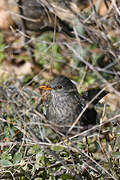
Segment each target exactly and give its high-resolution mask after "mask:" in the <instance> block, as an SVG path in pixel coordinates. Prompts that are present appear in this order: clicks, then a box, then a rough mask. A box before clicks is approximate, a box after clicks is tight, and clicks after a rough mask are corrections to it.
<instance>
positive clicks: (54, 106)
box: [40, 75, 108, 135]
mask: <svg viewBox="0 0 120 180" xmlns="http://www.w3.org/2000/svg"><path fill="white" fill-rule="evenodd" d="M40 89H43V90H46V91H48V92H49V93H48V95H47V100H46V108H47V110H46V118H47V120H48V122H50V124H51V125H52V126H53V127H55V129H56V130H57V132H60V133H62V134H64V135H68V134H69V133H68V132H69V131H68V130H69V128H70V127H71V126H72V124H73V123H74V122H75V120H76V119H77V118H78V116H79V114H80V113H81V112H82V111H83V110H84V108H85V106H86V105H87V103H88V102H90V101H91V100H92V99H93V98H94V97H95V96H96V95H97V94H98V93H99V92H100V91H101V89H100V88H98V89H93V90H92V89H91V90H88V91H85V92H84V93H83V95H80V94H79V92H78V90H77V87H76V85H75V84H74V83H73V82H72V81H71V80H70V79H69V78H67V77H65V76H63V75H59V76H56V77H55V78H54V79H53V80H51V81H50V83H49V84H48V85H41V86H40ZM107 93H108V92H107V91H103V92H102V93H101V94H99V96H98V97H97V98H96V99H94V100H93V102H92V104H91V105H90V106H88V107H87V108H86V110H85V111H84V113H83V114H82V116H81V117H80V119H79V121H78V122H77V124H76V125H75V126H74V128H73V129H72V131H71V132H70V134H72V135H73V134H75V133H80V132H82V131H84V130H87V129H89V128H90V127H93V126H94V125H96V124H99V120H98V113H97V111H96V110H95V105H96V104H97V103H98V102H99V100H100V99H102V98H103V97H104V96H105V95H106V94H107Z"/></svg>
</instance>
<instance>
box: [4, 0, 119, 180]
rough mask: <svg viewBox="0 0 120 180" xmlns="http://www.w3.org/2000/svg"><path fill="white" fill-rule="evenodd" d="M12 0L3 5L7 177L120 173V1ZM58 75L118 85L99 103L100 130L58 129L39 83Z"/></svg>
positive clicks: (83, 85) (81, 82)
mask: <svg viewBox="0 0 120 180" xmlns="http://www.w3.org/2000/svg"><path fill="white" fill-rule="evenodd" d="M3 2H4V1H3ZM27 2H28V3H27ZM6 3H7V4H5V5H4V3H3V4H1V6H0V24H2V26H1V25H0V28H1V32H0V63H1V67H0V77H1V78H0V179H35V180H38V179H54V180H56V179H67V180H68V179H77V180H79V179H86V180H87V179H91V180H92V179H101V180H102V179H103V178H104V179H105V180H107V179H114V180H118V179H119V178H120V168H119V166H120V160H119V159H120V150H119V149H120V110H119V109H120V92H119V90H120V86H119V83H120V80H119V77H120V55H119V54H120V42H119V41H120V38H119V37H120V20H119V19H120V3H119V0H118V1H117V0H116V1H114V0H104V1H103V0H96V1H92V0H88V1H87V0H85V1H82V0H81V1H79V0H72V1H67V0H64V1H63V0H59V1H55V0H46V1H45V0H34V3H33V1H32V0H18V1H15V0H10V1H9V0H8V1H6ZM27 5H28V6H27ZM3 12H4V13H5V12H6V13H7V14H6V15H4V13H3ZM8 14H9V15H10V16H8ZM32 14H33V16H32ZM2 17H4V18H5V17H7V19H8V17H9V18H10V19H8V21H7V20H4V19H2ZM2 21H3V22H4V23H6V22H7V25H5V26H4V23H2ZM58 74H63V75H66V76H68V77H69V78H71V79H73V80H75V81H76V82H77V86H78V89H79V91H80V93H81V92H83V91H84V90H85V89H88V88H91V87H96V86H97V87H101V88H106V89H107V90H108V91H109V92H110V94H108V95H107V96H106V97H105V98H104V100H103V101H104V105H98V106H97V107H96V109H97V111H98V112H99V117H100V120H101V123H100V125H97V126H95V127H93V129H97V130H98V131H99V133H98V134H97V135H95V134H93V129H90V130H87V132H86V131H85V132H83V133H81V134H76V135H75V136H74V137H60V136H59V135H57V134H56V133H54V132H53V131H52V128H51V126H50V124H49V122H48V121H47V120H46V118H45V112H46V109H45V107H44V101H45V98H46V97H44V96H43V95H42V92H40V90H39V88H38V87H39V85H40V84H43V83H45V82H46V81H48V80H50V79H52V77H54V76H56V75H58ZM88 132H89V134H91V136H90V137H89V138H88V142H86V140H85V139H86V134H88Z"/></svg>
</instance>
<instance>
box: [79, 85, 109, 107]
mask: <svg viewBox="0 0 120 180" xmlns="http://www.w3.org/2000/svg"><path fill="white" fill-rule="evenodd" d="M100 91H101V89H100V88H95V89H89V90H87V91H85V92H84V93H83V95H82V97H83V98H84V99H85V100H86V101H88V102H89V101H91V100H92V99H93V98H94V97H95V96H96V95H97V94H98V93H99V92H100ZM108 93H109V92H108V91H103V92H101V93H100V94H99V95H98V96H97V97H96V98H95V100H94V101H93V102H92V104H93V105H96V104H97V103H98V102H99V101H100V100H101V99H102V98H103V97H104V96H105V95H107V94H108Z"/></svg>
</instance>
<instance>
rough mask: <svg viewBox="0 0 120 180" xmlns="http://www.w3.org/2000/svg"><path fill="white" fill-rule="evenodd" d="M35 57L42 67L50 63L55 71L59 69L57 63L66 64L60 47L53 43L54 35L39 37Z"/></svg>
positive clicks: (48, 34) (46, 34)
mask: <svg viewBox="0 0 120 180" xmlns="http://www.w3.org/2000/svg"><path fill="white" fill-rule="evenodd" d="M35 56H36V58H37V59H38V62H39V64H40V66H41V67H43V66H44V65H47V64H48V63H50V64H53V66H54V67H55V69H59V68H58V65H56V63H58V62H61V63H63V64H64V63H65V60H64V57H63V56H62V55H61V48H60V46H59V45H58V44H57V43H56V42H54V41H53V33H45V34H43V35H42V36H40V37H39V39H38V41H37V42H36V43H35ZM54 62H55V64H54ZM59 65H60V64H59Z"/></svg>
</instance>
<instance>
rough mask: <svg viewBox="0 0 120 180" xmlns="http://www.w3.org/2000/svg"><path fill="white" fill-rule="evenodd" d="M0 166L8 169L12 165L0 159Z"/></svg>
mask: <svg viewBox="0 0 120 180" xmlns="http://www.w3.org/2000/svg"><path fill="white" fill-rule="evenodd" d="M0 166H3V167H9V166H13V164H12V163H11V162H10V161H9V160H6V159H2V160H0Z"/></svg>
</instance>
